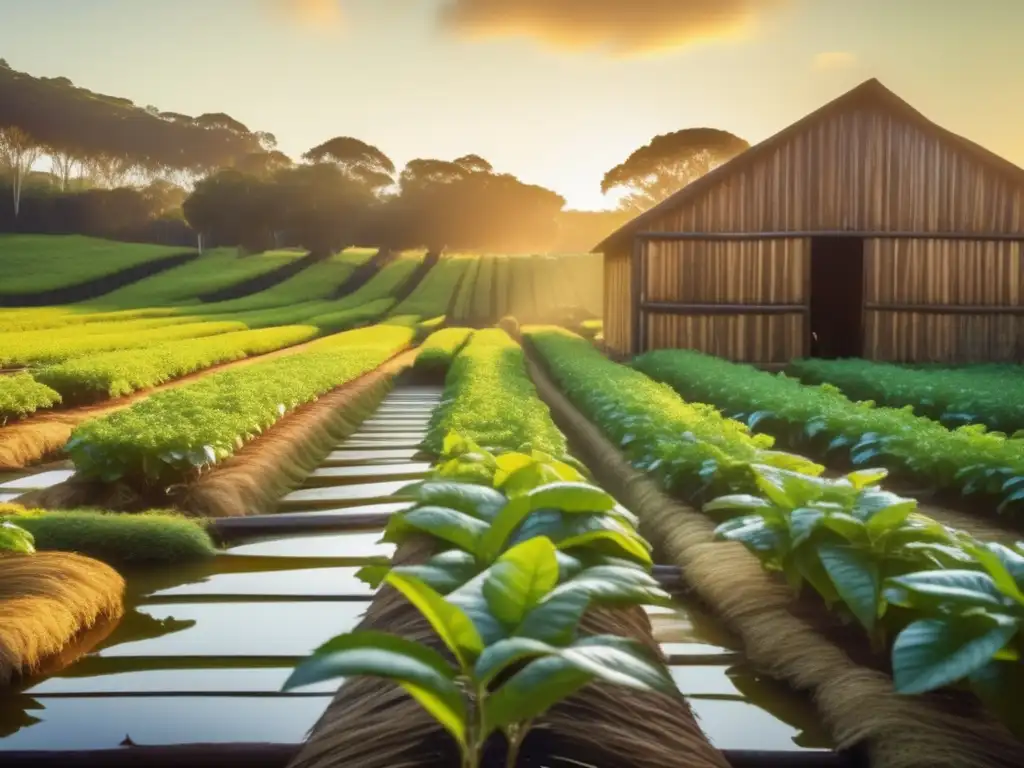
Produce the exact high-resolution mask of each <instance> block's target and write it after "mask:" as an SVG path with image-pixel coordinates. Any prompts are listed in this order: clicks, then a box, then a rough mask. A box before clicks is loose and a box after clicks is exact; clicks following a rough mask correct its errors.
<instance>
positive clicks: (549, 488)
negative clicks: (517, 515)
mask: <svg viewBox="0 0 1024 768" xmlns="http://www.w3.org/2000/svg"><path fill="white" fill-rule="evenodd" d="M527 498H528V499H529V500H530V508H531V509H557V510H559V511H561V512H608V511H610V510H612V509H614V508H615V499H614V498H612V496H611V495H610V494H608V493H607V492H606V491H603V490H601V489H600V488H598V487H597V486H595V485H590V484H589V483H566V482H561V483H550V484H548V485H544V486H541V487H540V488H535V489H533V490H532V491H530V492H529V493H528V494H527Z"/></svg>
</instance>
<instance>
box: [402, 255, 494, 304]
mask: <svg viewBox="0 0 1024 768" xmlns="http://www.w3.org/2000/svg"><path fill="white" fill-rule="evenodd" d="M473 261H474V260H473V259H472V258H459V257H451V258H443V259H441V260H440V261H439V262H438V263H437V264H435V265H434V266H433V268H431V270H430V271H429V272H428V273H427V274H426V276H424V278H423V280H422V281H420V284H419V285H417V286H416V288H415V289H413V292H412V293H410V294H409V296H408V298H406V299H405V301H403V302H402V303H401V304H399V305H398V306H397V307H395V310H394V312H395V314H396V315H417V316H418V317H423V318H430V317H438V316H439V315H444V314H447V313H448V309H449V307H450V306H451V304H452V297H453V296H454V295H455V292H456V289H457V288H458V286H459V283H460V281H461V280H462V279H463V276H464V275H465V274H466V272H467V271H468V270H469V268H470V266H471V265H472V263H473Z"/></svg>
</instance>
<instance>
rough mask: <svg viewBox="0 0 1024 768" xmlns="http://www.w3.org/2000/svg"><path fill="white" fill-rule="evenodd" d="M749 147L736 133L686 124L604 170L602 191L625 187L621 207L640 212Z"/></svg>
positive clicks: (655, 138)
mask: <svg viewBox="0 0 1024 768" xmlns="http://www.w3.org/2000/svg"><path fill="white" fill-rule="evenodd" d="M749 147H750V145H749V144H748V143H747V142H746V141H744V140H743V139H741V138H739V137H738V136H734V135H733V134H731V133H729V132H728V131H720V130H717V129H715V128H687V129H685V130H682V131H676V132H675V133H666V134H663V135H661V136H655V137H654V139H652V140H651V142H650V143H649V144H647V145H646V146H643V147H641V148H640V149H638V150H636V151H635V152H634V153H633V154H631V155H630V156H629V157H628V158H626V161H625V162H624V163H621V164H619V165H617V166H615V167H614V168H612V169H611V170H610V171H608V173H606V174H605V176H604V179H603V180H602V182H601V191H602V192H604V193H606V194H607V193H608V192H610V191H611V190H613V189H617V188H622V189H625V190H627V192H628V194H627V195H626V196H625V197H624V198H623V200H622V207H623V209H626V210H631V211H636V212H642V211H645V210H647V209H649V208H652V207H654V206H655V205H657V204H658V203H660V202H661V201H662V200H665V199H666V198H668V197H670V196H671V195H673V194H675V193H676V192H678V191H679V190H680V189H682V188H683V187H685V186H686V185H687V184H689V183H691V182H693V181H696V180H697V179H699V178H700V177H701V176H703V175H704V174H706V173H707V172H708V171H710V170H712V169H714V168H716V167H717V166H719V165H721V164H722V163H724V162H727V161H728V160H731V159H732V158H733V157H735V156H736V155H738V154H739V153H740V152H743V151H744V150H746V149H748V148H749Z"/></svg>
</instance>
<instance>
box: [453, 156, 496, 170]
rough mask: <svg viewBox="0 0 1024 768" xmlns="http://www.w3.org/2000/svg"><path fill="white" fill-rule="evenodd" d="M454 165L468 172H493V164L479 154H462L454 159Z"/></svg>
mask: <svg viewBox="0 0 1024 768" xmlns="http://www.w3.org/2000/svg"><path fill="white" fill-rule="evenodd" d="M454 162H455V165H457V166H459V167H460V168H463V169H465V170H466V171H469V172H470V173H493V172H494V166H493V165H491V164H490V163H489V162H487V161H486V160H484V159H483V158H482V157H480V155H463V156H462V157H459V158H456V159H455V161H454Z"/></svg>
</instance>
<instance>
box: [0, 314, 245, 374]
mask: <svg viewBox="0 0 1024 768" xmlns="http://www.w3.org/2000/svg"><path fill="white" fill-rule="evenodd" d="M244 330H247V327H246V325H245V324H244V323H240V322H238V321H230V320H224V321H219V322H206V323H184V324H179V325H169V326H165V327H160V328H149V329H146V330H141V331H137V332H135V333H113V332H112V333H103V334H89V333H86V334H83V335H79V334H77V333H73V332H60V333H54V332H46V331H37V332H32V333H24V334H21V333H7V334H2V335H0V366H2V365H6V366H13V365H39V364H43V363H57V362H60V361H62V360H68V359H70V358H73V357H77V356H81V355H88V354H92V353H95V352H105V351H107V350H112V349H131V348H134V347H145V346H148V345H150V344H155V343H158V342H162V341H171V340H173V339H196V338H201V337H203V336H214V335H216V334H218V333H230V332H232V331H244Z"/></svg>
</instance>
